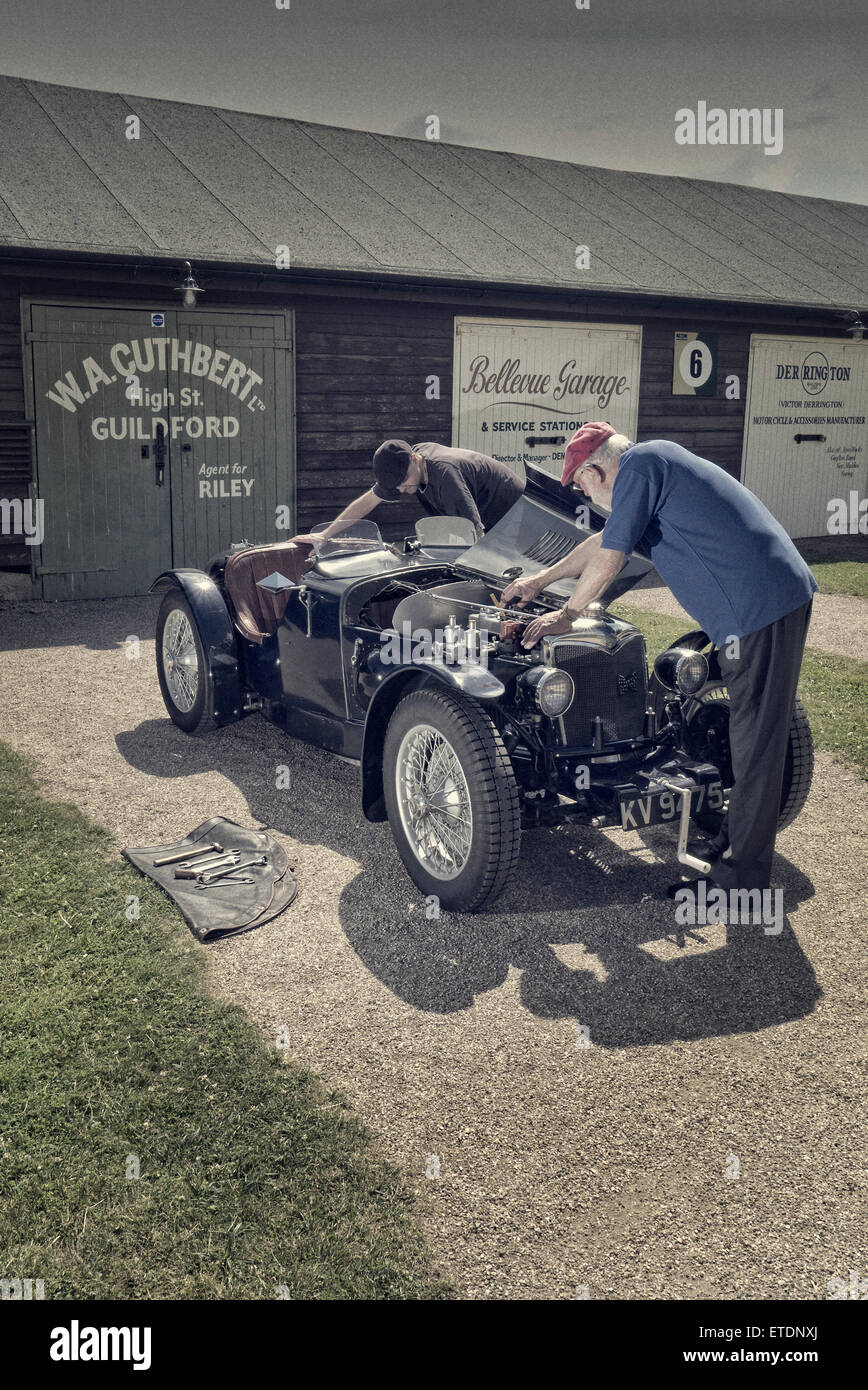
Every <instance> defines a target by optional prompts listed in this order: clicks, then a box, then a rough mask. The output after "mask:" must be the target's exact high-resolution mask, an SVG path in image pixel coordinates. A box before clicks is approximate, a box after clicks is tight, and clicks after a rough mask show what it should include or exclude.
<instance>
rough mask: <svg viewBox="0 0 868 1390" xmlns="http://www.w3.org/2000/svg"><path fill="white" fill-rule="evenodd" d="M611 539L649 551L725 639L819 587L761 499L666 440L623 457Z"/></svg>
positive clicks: (608, 529)
mask: <svg viewBox="0 0 868 1390" xmlns="http://www.w3.org/2000/svg"><path fill="white" fill-rule="evenodd" d="M602 547H603V549H604V550H623V551H625V552H626V554H628V555H629V554H630V552H631V551H634V550H636V551H638V552H639V554H640V555H645V556H646V557H647V558H648V559H650V560H651V562H652V563H653V565H654V566H655V568H656V570H657V572H658V574H659V575H660V578H661V579H662V580H663V582H664V583H665V584H668V586H669V588H670V589H671V590H672V592H673V594H674V595H675V597H676V598H677V599H678V602H679V603H680V604H681V606H682V608H685V609H686V610H687V612H688V613H689V614H690V616H691V617H692V618H694V619H695V620H696V622H698V623H699V624H700V626H701V627H702V628H703V629H704V630H705V632H707V633H708V635H709V637H710V638H711V640H712V642H713V643H714V644H715V646H718V647H721V646H723V645H724V643H725V642H726V640H727V638H728V637H746V636H747V634H748V633H750V632H756V631H757V630H758V629H759V628H761V627H766V626H767V625H768V624H769V623H773V622H775V621H776V620H777V619H778V618H783V617H785V616H786V614H787V613H791V612H792V611H793V609H794V608H800V607H801V605H802V604H803V603H807V602H808V599H810V598H812V597H813V595H814V593H815V592H816V590H817V589H818V587H819V585H818V584H817V581H816V579H815V578H814V576H813V575H812V574H811V571H810V570H809V569H808V566H807V565H806V564H805V562H804V560H803V559H802V557H801V555H800V554H799V552H798V551H797V550H796V547H795V546H794V545H793V542H792V541H791V540H790V538H789V536H788V535H787V533H786V531H785V530H784V528H783V527H782V526H781V524H780V522H778V521H776V520H775V518H774V517H773V516H772V514H771V512H770V511H769V510H768V508H767V507H764V506H763V504H762V502H761V501H760V500H759V498H758V497H756V496H755V495H754V494H753V493H752V492H751V491H750V490H749V489H748V488H746V487H743V486H742V484H741V483H739V482H737V481H736V479H735V478H733V477H731V475H730V474H729V473H727V472H726V471H725V470H724V469H723V468H720V467H719V466H718V465H717V464H716V463H710V462H709V460H708V459H703V458H699V456H698V455H697V454H692V453H690V451H689V450H688V449H683V448H682V447H681V445H680V444H672V443H670V441H669V440H666V439H652V440H650V441H649V442H648V443H646V444H631V445H630V447H629V449H625V450H624V453H623V454H622V455H621V463H620V467H619V468H618V473H617V476H616V478H615V484H614V487H613V489H612V514H611V516H610V517H609V519H608V521H607V522H606V525H605V526H604V527H603V539H602Z"/></svg>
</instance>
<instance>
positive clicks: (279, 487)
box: [28, 301, 294, 598]
mask: <svg viewBox="0 0 868 1390" xmlns="http://www.w3.org/2000/svg"><path fill="white" fill-rule="evenodd" d="M31 315H32V318H31V324H32V327H31V331H30V334H29V339H28V341H29V342H30V344H31V347H32V354H33V357H32V383H33V403H34V411H35V419H36V444H37V470H38V479H39V487H40V489H42V492H41V494H40V495H44V496H45V498H46V504H47V505H46V535H45V540H44V543H43V546H42V553H41V555H40V557H39V562H38V564H37V565H36V567H35V575H36V577H37V578H38V579H41V580H42V581H43V593H44V594H45V596H46V597H53V598H54V597H56V598H67V597H69V598H72V597H106V596H109V595H111V594H125V593H126V594H128V593H140V592H144V591H145V590H146V588H147V585H148V584H149V583H150V580H152V579H153V578H154V575H155V574H156V573H159V568H155V566H159V567H162V568H165V567H166V565H167V563H174V564H175V565H179V564H180V565H196V566H200V567H201V566H202V565H203V564H207V562H208V560H209V558H210V557H211V556H213V555H214V554H217V553H218V552H219V551H220V550H221V549H224V548H225V547H226V546H228V545H229V544H230V543H231V542H233V541H236V540H242V539H256V538H259V537H263V538H265V539H270V538H271V537H272V536H273V534H274V532H275V527H276V520H275V518H276V516H277V507H278V505H280V506H282V507H283V508H284V510H285V512H286V513H287V514H288V515H292V514H294V507H293V501H294V496H293V490H294V489H293V481H294V475H293V469H292V438H291V425H290V420H291V413H290V411H291V394H290V393H291V359H290V355H289V349H290V347H291V344H290V342H289V338H288V334H287V322H286V316H285V315H284V314H283V313H282V312H280V313H256V312H253V313H248V312H246V311H244V310H228V311H226V312H225V313H224V312H222V311H220V310H216V309H214V310H205V311H203V310H199V309H195V310H193V309H191V310H184V309H179V310H167V311H165V312H162V311H153V312H151V311H142V310H137V309H135V308H133V307H132V306H129V307H121V306H113V307H109V306H101V305H96V304H95V305H88V306H83V305H82V306H76V307H72V306H67V305H53V304H52V305H49V304H43V303H41V302H39V301H35V302H34V303H33V304H32V306H31ZM155 317H162V318H163V319H164V324H163V325H161V326H158V327H157V328H155V327H154V326H152V320H153V319H154V318H155ZM49 501H50V505H49ZM52 517H54V518H55V519H56V523H55V524H54V525H52ZM149 575H150V579H149V578H148V576H149Z"/></svg>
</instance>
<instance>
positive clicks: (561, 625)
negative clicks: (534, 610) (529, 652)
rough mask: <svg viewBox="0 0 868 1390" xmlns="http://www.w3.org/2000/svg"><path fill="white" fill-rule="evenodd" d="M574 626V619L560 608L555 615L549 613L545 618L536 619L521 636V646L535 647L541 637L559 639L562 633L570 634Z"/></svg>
mask: <svg viewBox="0 0 868 1390" xmlns="http://www.w3.org/2000/svg"><path fill="white" fill-rule="evenodd" d="M572 625H573V620H572V618H568V617H567V615H566V613H565V612H564V610H563V609H562V608H559V609H558V610H557V611H556V612H555V613H547V614H546V615H545V617H544V618H534V620H533V622H532V623H528V625H527V627H526V628H525V630H524V632H523V633H522V635H521V645H522V646H523V647H535V646H536V644H537V642H539V640H540V638H541V637H559V636H560V635H561V633H562V632H569V631H570V629H571V627H572Z"/></svg>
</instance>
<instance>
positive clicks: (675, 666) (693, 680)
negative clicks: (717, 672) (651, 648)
mask: <svg viewBox="0 0 868 1390" xmlns="http://www.w3.org/2000/svg"><path fill="white" fill-rule="evenodd" d="M654 674H655V676H656V677H657V679H658V680H659V682H660V684H661V685H663V686H665V687H666V689H667V690H674V691H677V692H678V694H679V695H695V694H696V692H697V691H698V690H701V689H702V687H703V686H704V685H705V683H706V681H707V680H708V660H707V658H706V657H704V656H703V654H702V652H697V651H694V650H693V648H692V647H669V648H668V649H667V650H666V651H665V652H661V653H660V655H659V656H658V657H657V659H656V660H655V662H654Z"/></svg>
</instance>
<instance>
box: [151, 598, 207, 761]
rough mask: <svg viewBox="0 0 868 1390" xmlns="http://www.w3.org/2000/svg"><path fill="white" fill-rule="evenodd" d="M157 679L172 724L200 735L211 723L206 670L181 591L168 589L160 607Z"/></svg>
mask: <svg viewBox="0 0 868 1390" xmlns="http://www.w3.org/2000/svg"><path fill="white" fill-rule="evenodd" d="M157 678H158V680H159V682H160V690H161V692H162V695H163V703H164V704H165V706H166V709H167V710H168V712H169V716H170V718H171V719H172V721H173V723H175V724H177V725H178V728H179V729H183V730H184V732H185V733H188V734H192V733H196V732H199V733H201V732H203V731H204V729H206V728H207V727H208V726H209V725H210V722H211V721H210V718H209V717H208V713H207V703H208V668H207V666H206V664H205V650H204V648H203V646H202V639H201V637H200V636H199V629H198V628H197V626H196V619H195V618H194V617H193V610H192V608H191V607H190V605H189V603H188V602H187V600H186V599H185V598H184V595H183V594H182V593H181V591H180V589H170V590H169V592H168V593H167V594H166V597H165V598H164V599H163V602H162V604H161V606H160V612H159V616H158V618H157Z"/></svg>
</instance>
